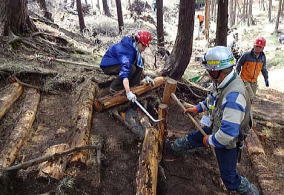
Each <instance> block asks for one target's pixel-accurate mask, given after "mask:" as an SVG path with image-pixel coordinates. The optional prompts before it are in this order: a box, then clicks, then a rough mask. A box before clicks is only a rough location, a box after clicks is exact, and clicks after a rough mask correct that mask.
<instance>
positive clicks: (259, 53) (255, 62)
mask: <svg viewBox="0 0 284 195" xmlns="http://www.w3.org/2000/svg"><path fill="white" fill-rule="evenodd" d="M265 46H266V40H265V39H264V38H263V37H259V38H257V39H256V40H255V42H254V46H253V49H252V50H250V51H247V52H245V53H244V54H243V55H242V56H241V58H240V59H239V61H238V63H237V67H236V70H237V73H238V74H240V76H241V78H242V80H243V81H244V83H245V86H246V89H247V90H248V92H249V94H250V97H251V101H253V99H254V97H255V95H256V91H257V78H258V76H259V73H260V72H261V73H262V75H263V77H264V81H265V85H266V87H269V81H268V71H267V67H266V56H265V54H264V52H263V49H264V47H265Z"/></svg>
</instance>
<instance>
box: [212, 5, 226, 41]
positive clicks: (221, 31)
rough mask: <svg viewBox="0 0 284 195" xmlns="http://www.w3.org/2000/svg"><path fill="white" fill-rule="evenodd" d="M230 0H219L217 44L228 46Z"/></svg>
mask: <svg viewBox="0 0 284 195" xmlns="http://www.w3.org/2000/svg"><path fill="white" fill-rule="evenodd" d="M227 34H228V0H219V2H218V16H217V29H216V42H215V45H216V46H217V45H222V46H227Z"/></svg>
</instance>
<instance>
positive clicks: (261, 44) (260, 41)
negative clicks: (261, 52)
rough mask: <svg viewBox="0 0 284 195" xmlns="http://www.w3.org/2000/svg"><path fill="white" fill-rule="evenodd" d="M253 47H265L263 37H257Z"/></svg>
mask: <svg viewBox="0 0 284 195" xmlns="http://www.w3.org/2000/svg"><path fill="white" fill-rule="evenodd" d="M254 45H255V46H259V47H265V45H266V40H265V38H263V37H258V38H257V39H256V40H255V42H254Z"/></svg>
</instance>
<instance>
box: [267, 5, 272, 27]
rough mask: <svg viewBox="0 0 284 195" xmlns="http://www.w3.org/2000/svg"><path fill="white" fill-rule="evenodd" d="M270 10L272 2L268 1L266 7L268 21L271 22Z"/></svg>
mask: <svg viewBox="0 0 284 195" xmlns="http://www.w3.org/2000/svg"><path fill="white" fill-rule="evenodd" d="M271 9H272V0H269V6H268V21H269V22H271Z"/></svg>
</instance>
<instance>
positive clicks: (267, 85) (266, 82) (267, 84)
mask: <svg viewBox="0 0 284 195" xmlns="http://www.w3.org/2000/svg"><path fill="white" fill-rule="evenodd" d="M265 85H266V87H269V81H268V79H267V80H265Z"/></svg>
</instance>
